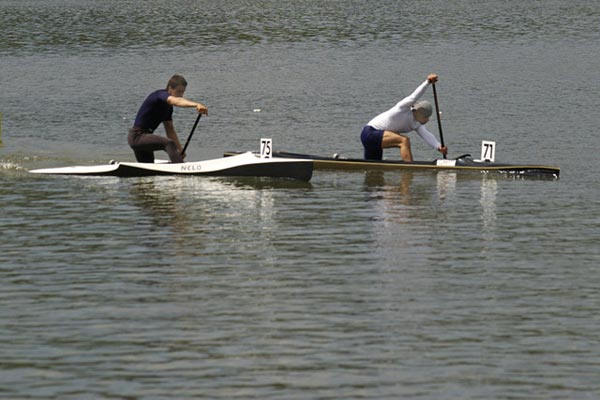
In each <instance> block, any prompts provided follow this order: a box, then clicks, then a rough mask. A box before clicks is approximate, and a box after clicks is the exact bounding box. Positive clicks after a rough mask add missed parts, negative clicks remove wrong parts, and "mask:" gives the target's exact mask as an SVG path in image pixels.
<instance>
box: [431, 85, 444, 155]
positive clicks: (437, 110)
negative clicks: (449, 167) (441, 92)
mask: <svg viewBox="0 0 600 400" xmlns="http://www.w3.org/2000/svg"><path fill="white" fill-rule="evenodd" d="M431 86H432V87H433V99H434V101H435V113H436V115H437V122H438V129H439V131H440V143H441V144H442V147H446V146H445V145H444V134H443V133H442V120H441V118H440V106H439V105H438V98H437V91H436V90H435V82H431ZM443 156H444V159H445V158H446V155H445V154H443Z"/></svg>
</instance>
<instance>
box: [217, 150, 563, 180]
mask: <svg viewBox="0 0 600 400" xmlns="http://www.w3.org/2000/svg"><path fill="white" fill-rule="evenodd" d="M235 154H239V153H237V152H227V153H225V156H228V155H229V156H231V155H235ZM273 157H276V158H283V159H286V158H295V159H309V160H313V162H314V169H315V170H367V171H369V170H430V171H436V170H437V171H442V170H443V171H465V172H468V171H471V172H479V173H500V174H505V175H511V176H539V177H546V178H558V177H559V175H560V168H559V167H553V166H546V165H525V164H503V163H492V162H485V161H478V160H473V159H472V158H470V157H468V156H463V157H459V158H457V159H453V160H434V161H413V162H405V161H396V160H364V159H353V158H343V157H323V156H315V155H310V154H299V153H290V152H274V153H273Z"/></svg>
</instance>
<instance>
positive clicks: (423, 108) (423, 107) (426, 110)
mask: <svg viewBox="0 0 600 400" xmlns="http://www.w3.org/2000/svg"><path fill="white" fill-rule="evenodd" d="M413 110H415V111H418V112H419V113H420V114H421V115H423V116H425V117H427V118H429V117H431V114H433V108H432V107H431V103H430V102H428V101H427V100H421V101H417V102H416V103H415V105H414V106H413Z"/></svg>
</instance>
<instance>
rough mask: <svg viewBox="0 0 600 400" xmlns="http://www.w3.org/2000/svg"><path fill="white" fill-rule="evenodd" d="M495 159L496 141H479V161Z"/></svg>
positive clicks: (492, 160)
mask: <svg viewBox="0 0 600 400" xmlns="http://www.w3.org/2000/svg"><path fill="white" fill-rule="evenodd" d="M495 159H496V142H492V141H490V140H482V141H481V161H486V162H494V160H495Z"/></svg>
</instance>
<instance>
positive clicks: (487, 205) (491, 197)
mask: <svg viewBox="0 0 600 400" xmlns="http://www.w3.org/2000/svg"><path fill="white" fill-rule="evenodd" d="M497 192H498V181H497V180H496V179H489V178H488V177H487V176H485V177H484V178H483V179H482V180H481V198H480V200H479V203H480V204H481V209H482V211H481V220H482V222H483V235H484V239H485V240H486V241H491V240H494V239H495V237H496V235H495V232H496V194H497Z"/></svg>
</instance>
